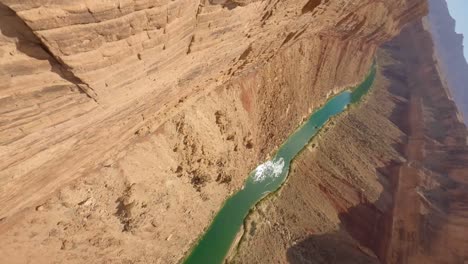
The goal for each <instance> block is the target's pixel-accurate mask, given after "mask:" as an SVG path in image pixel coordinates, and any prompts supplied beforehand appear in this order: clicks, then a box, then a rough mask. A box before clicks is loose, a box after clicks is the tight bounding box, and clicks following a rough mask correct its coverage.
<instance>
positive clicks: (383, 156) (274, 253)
mask: <svg viewBox="0 0 468 264" xmlns="http://www.w3.org/2000/svg"><path fill="white" fill-rule="evenodd" d="M427 37H428V36H427V32H425V31H424V30H423V29H422V26H421V25H420V24H418V23H415V24H413V25H411V27H409V28H408V29H406V30H405V31H404V32H403V33H402V35H401V36H399V37H398V38H396V39H395V40H393V41H391V42H389V43H387V44H386V45H385V46H384V47H383V48H382V49H380V50H379V52H378V56H377V61H378V64H379V65H380V66H381V67H380V71H379V72H378V73H377V77H376V83H375V89H374V90H373V92H372V93H371V94H370V96H368V97H367V99H366V100H365V102H364V103H363V104H362V105H361V106H360V107H356V108H351V109H350V110H349V111H348V112H347V113H346V114H344V115H341V116H339V117H337V118H336V120H335V121H334V122H333V125H330V126H328V127H327V129H328V131H327V133H323V134H320V135H319V136H318V137H317V138H316V139H315V140H314V141H313V142H311V143H310V144H309V146H308V148H307V150H306V151H303V152H302V153H301V154H300V155H299V156H298V157H297V159H296V160H295V161H294V162H293V165H292V168H291V174H290V177H289V179H288V182H287V183H286V184H285V185H284V187H283V188H282V189H281V190H280V191H279V192H278V194H277V195H275V196H271V197H269V198H268V199H265V200H264V201H262V203H261V204H259V205H258V206H257V208H258V210H257V211H256V212H255V213H253V214H252V215H251V216H250V217H249V219H248V220H247V221H246V225H247V227H246V235H245V236H244V239H243V240H242V241H241V244H240V246H239V250H238V252H237V255H236V256H235V257H234V258H233V260H232V263H286V262H288V263H311V262H312V263H381V262H387V263H421V261H423V262H424V263H440V261H442V260H444V261H449V262H450V261H452V262H451V263H457V262H456V261H457V260H459V259H464V258H465V260H466V254H465V253H463V249H464V248H467V244H466V240H464V239H462V237H461V234H467V232H468V230H467V226H468V225H467V223H468V222H467V219H468V218H467V217H466V216H465V215H464V214H463V213H462V212H461V211H460V210H461V208H463V206H466V204H467V199H466V197H467V192H466V190H467V189H466V182H467V177H468V173H467V172H468V168H467V167H466V164H467V162H466V157H467V155H466V154H467V153H468V152H467V146H466V135H467V134H466V133H467V132H466V128H465V127H464V126H463V125H462V124H460V122H459V120H458V119H457V117H456V112H455V110H456V108H453V102H451V101H450V99H449V97H448V95H447V94H446V93H445V90H444V87H443V85H442V83H441V82H440V80H439V79H438V75H437V70H436V69H435V67H434V65H433V61H432V48H431V45H430V44H427V43H430V39H427ZM416 43H418V44H417V45H416ZM421 43H425V44H424V45H421ZM419 73H421V74H419ZM429 76H430V77H429ZM427 80H432V81H430V82H428V81H427ZM416 91H417V92H416ZM416 94H419V95H418V96H416V97H415V95H416ZM418 98H419V99H418ZM417 109H419V110H417ZM410 124H411V125H412V126H410ZM418 124H419V125H418ZM415 125H416V126H418V127H420V128H422V129H416V128H415V127H414V126H415ZM418 133H419V134H418ZM421 133H422V134H421ZM463 138H464V140H463ZM455 149H456V153H457V154H455ZM421 153H425V154H421ZM405 164H406V165H405ZM417 164H420V165H417ZM417 166H421V167H420V168H419V169H418V167H417ZM405 168H406V169H405ZM444 171H445V172H447V173H448V175H451V176H449V177H448V178H447V177H446V176H444V174H442V173H443V172H444ZM400 173H403V174H405V175H404V177H402V176H401V175H400ZM455 183H456V185H457V186H458V187H456V188H454V186H455V185H454V184H455ZM450 186H452V187H450ZM453 188H454V189H453ZM440 212H444V213H443V214H441V213H440ZM455 230H456V231H458V232H460V235H457V234H456V233H454V232H456V231H455ZM442 241H444V242H442ZM443 243H447V245H443ZM418 261H419V262H418Z"/></svg>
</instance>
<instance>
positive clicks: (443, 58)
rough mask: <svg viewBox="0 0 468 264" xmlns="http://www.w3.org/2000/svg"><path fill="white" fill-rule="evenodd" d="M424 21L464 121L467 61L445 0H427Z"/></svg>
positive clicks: (467, 114)
mask: <svg viewBox="0 0 468 264" xmlns="http://www.w3.org/2000/svg"><path fill="white" fill-rule="evenodd" d="M425 22H426V25H427V26H428V30H429V31H430V32H431V34H432V36H433V39H434V44H435V52H434V56H435V59H436V60H437V62H438V64H439V70H440V72H441V75H442V76H443V77H442V78H443V80H444V83H445V85H446V86H447V87H448V89H449V90H450V92H451V94H452V97H453V100H454V101H455V102H456V103H457V107H458V109H459V111H460V112H461V114H462V115H463V118H464V120H465V123H467V121H468V90H467V88H466V87H467V83H468V63H467V61H466V59H465V56H464V52H463V35H462V34H458V33H456V32H455V20H454V19H453V18H452V17H451V16H450V13H449V9H448V6H447V2H446V1H445V0H429V15H428V16H427V18H426V21H425Z"/></svg>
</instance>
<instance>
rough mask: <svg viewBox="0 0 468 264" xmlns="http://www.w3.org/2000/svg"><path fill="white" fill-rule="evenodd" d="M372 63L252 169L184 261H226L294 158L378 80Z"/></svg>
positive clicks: (216, 263) (194, 263)
mask: <svg viewBox="0 0 468 264" xmlns="http://www.w3.org/2000/svg"><path fill="white" fill-rule="evenodd" d="M375 73H376V65H375V63H374V64H373V65H372V67H371V70H370V72H369V74H368V75H367V77H366V79H365V80H364V81H363V82H362V83H361V84H360V85H359V86H358V87H355V88H353V89H349V90H345V91H343V92H341V93H339V94H337V95H336V96H334V97H333V98H331V99H330V100H328V101H327V102H326V104H325V105H324V106H323V107H321V108H320V109H318V110H317V111H315V112H314V113H313V114H312V115H311V116H310V118H309V119H308V120H307V121H306V122H305V123H304V124H303V125H302V126H301V127H300V128H298V129H297V130H296V131H295V132H294V133H293V134H292V135H291V136H290V137H289V138H288V139H287V140H286V142H284V144H283V145H282V146H281V147H280V148H279V149H278V151H277V152H276V154H275V156H274V157H273V158H272V159H271V160H269V161H267V162H265V163H263V164H261V165H260V166H258V167H257V168H256V169H255V170H254V171H252V172H251V173H250V175H249V178H248V179H247V181H246V183H245V184H244V187H243V188H242V189H241V190H240V191H238V192H237V193H235V194H234V195H233V196H232V197H230V198H229V199H228V200H227V201H226V202H225V204H224V206H223V207H222V208H221V210H220V211H219V212H218V214H217V215H216V217H215V218H214V220H213V222H212V223H211V225H210V227H209V228H208V230H207V231H206V232H205V234H204V235H203V236H202V237H201V238H200V240H199V241H198V244H197V245H196V246H195V247H194V248H193V249H192V252H191V253H190V255H189V256H188V257H187V258H186V259H185V261H184V263H185V264H220V263H222V262H223V261H224V259H225V257H226V255H227V254H228V252H229V250H230V248H231V246H233V245H232V244H233V243H234V241H235V239H236V236H237V234H238V232H239V231H240V230H241V228H242V226H243V223H244V219H245V217H246V216H247V215H248V213H249V211H250V209H251V208H252V207H253V206H254V205H255V204H256V203H258V202H259V201H260V200H261V199H262V198H264V197H265V196H266V195H268V194H269V193H272V192H274V191H276V190H278V189H279V188H280V187H281V185H282V184H283V183H284V182H285V180H286V178H287V176H288V172H289V166H290V164H291V161H292V160H293V158H294V157H295V156H296V155H297V154H299V152H301V150H302V149H303V148H304V147H305V146H306V145H307V144H308V143H309V141H310V140H311V139H312V138H313V137H314V136H315V135H316V134H317V132H318V131H319V130H320V129H321V128H322V127H323V126H324V125H325V124H326V123H327V121H328V120H329V119H330V118H331V117H333V116H335V115H337V114H339V113H341V112H343V111H344V110H345V109H346V108H347V107H348V105H350V104H353V103H356V102H359V101H360V100H361V98H362V97H363V96H364V95H365V94H366V93H367V91H369V89H370V88H371V86H372V83H373V81H374V79H375Z"/></svg>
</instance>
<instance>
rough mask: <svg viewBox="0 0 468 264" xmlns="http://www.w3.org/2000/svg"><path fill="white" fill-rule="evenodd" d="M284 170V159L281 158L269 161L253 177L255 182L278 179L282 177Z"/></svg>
mask: <svg viewBox="0 0 468 264" xmlns="http://www.w3.org/2000/svg"><path fill="white" fill-rule="evenodd" d="M283 169H284V159H283V158H279V159H277V160H275V161H271V160H269V161H267V162H265V163H263V164H261V165H260V166H258V167H257V168H256V169H255V175H254V177H253V181H254V182H262V181H264V180H265V179H266V178H277V177H279V176H280V175H281V173H282V172H283Z"/></svg>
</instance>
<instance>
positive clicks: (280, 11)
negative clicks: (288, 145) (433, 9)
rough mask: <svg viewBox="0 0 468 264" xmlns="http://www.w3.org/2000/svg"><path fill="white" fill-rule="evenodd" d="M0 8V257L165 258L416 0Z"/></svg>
mask: <svg viewBox="0 0 468 264" xmlns="http://www.w3.org/2000/svg"><path fill="white" fill-rule="evenodd" d="M0 12H1V14H2V16H1V17H0V19H1V20H2V21H0V26H1V37H0V41H1V46H0V56H2V60H1V61H0V76H2V79H4V80H5V81H4V82H3V83H2V84H1V85H2V89H1V90H0V100H1V102H2V103H1V104H0V112H1V113H2V115H1V122H0V131H1V133H2V136H1V138H0V140H1V141H0V183H1V184H0V203H1V204H2V207H0V239H1V240H2V245H5V246H2V247H0V253H1V254H0V260H1V261H0V262H7V263H15V262H17V263H24V262H25V261H28V260H34V261H35V262H36V263H49V262H50V260H51V259H54V260H57V261H59V262H60V261H62V262H63V261H68V262H80V261H81V262H99V263H102V262H106V261H107V262H116V261H122V262H123V261H127V260H129V261H130V260H131V261H134V262H145V261H152V262H157V261H160V262H161V263H175V262H177V261H179V260H180V259H181V258H182V257H183V256H184V254H185V253H186V252H187V251H188V250H189V249H190V247H191V246H192V245H193V244H194V242H195V241H196V239H197V237H198V236H199V235H200V234H201V233H202V232H203V230H204V229H205V228H206V227H207V225H208V224H209V222H210V220H211V219H212V217H213V215H214V214H215V213H216V212H217V210H218V209H219V207H220V206H221V204H222V202H223V201H224V199H225V198H226V197H227V196H228V195H229V194H230V193H232V192H233V191H234V190H237V189H239V188H240V187H241V186H242V183H243V181H244V180H245V178H246V176H247V174H248V172H249V171H250V170H252V169H253V168H254V167H255V166H256V165H257V164H259V163H261V162H262V161H264V160H265V159H266V158H267V157H268V156H269V155H270V154H271V153H272V151H273V150H274V149H275V148H276V147H277V146H278V145H279V144H280V143H281V142H282V141H283V140H284V139H285V138H286V137H287V136H288V135H289V134H290V133H291V132H292V131H293V130H294V129H295V128H296V127H297V126H298V125H299V124H300V123H301V121H302V120H303V118H304V117H305V116H306V115H308V114H310V113H311V112H312V110H313V109H315V108H316V107H318V106H319V105H321V104H322V103H324V102H325V100H326V99H327V98H328V97H329V96H330V95H331V94H333V93H336V92H339V91H341V90H343V89H345V88H347V87H350V86H353V85H355V84H357V83H359V82H360V81H362V80H363V78H364V76H365V74H366V73H367V72H368V70H369V67H370V65H371V63H372V60H373V57H374V54H375V50H376V48H377V46H378V45H380V44H381V43H382V42H384V41H385V40H387V39H389V38H390V37H392V36H394V35H395V34H397V33H398V32H399V30H400V29H401V27H402V26H403V25H404V24H405V23H407V22H409V21H410V20H411V19H414V18H416V17H419V16H421V15H423V14H424V13H425V12H426V4H425V1H423V0H421V1H406V0H398V1H391V2H383V1H372V0H369V1H325V0H323V1H318V0H309V1H305V0H304V1H254V0H245V1H239V0H236V1H234V0H226V1H223V0H220V1H195V2H194V1H187V0H179V1H168V0H167V1H166V0H161V1H100V2H99V3H96V2H93V1H74V2H73V3H71V2H69V1H60V0H57V1H45V0H44V1H11V0H10V1H7V0H2V1H1V4H0ZM64 186H65V187H64ZM38 245H41V246H40V247H39V246H38Z"/></svg>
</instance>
